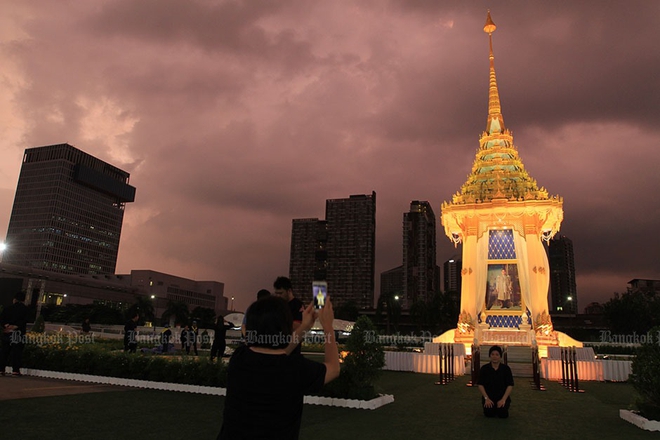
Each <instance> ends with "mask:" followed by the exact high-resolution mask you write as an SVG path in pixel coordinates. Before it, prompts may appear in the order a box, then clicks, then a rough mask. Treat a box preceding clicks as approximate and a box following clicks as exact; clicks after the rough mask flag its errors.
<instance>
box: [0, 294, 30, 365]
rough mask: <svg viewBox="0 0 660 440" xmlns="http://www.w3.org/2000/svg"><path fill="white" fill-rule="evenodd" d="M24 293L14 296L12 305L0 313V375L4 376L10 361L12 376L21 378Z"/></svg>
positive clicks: (25, 314)
mask: <svg viewBox="0 0 660 440" xmlns="http://www.w3.org/2000/svg"><path fill="white" fill-rule="evenodd" d="M23 301H25V292H18V293H17V294H16V295H14V300H13V302H12V305H11V306H9V307H7V308H6V309H5V310H3V311H2V314H1V315H0V327H1V328H2V336H1V339H2V351H0V367H1V369H2V375H3V376H4V375H5V367H6V366H7V362H8V361H11V367H12V375H13V376H22V374H21V361H22V358H23V347H25V333H26V327H27V315H28V309H27V306H26V305H25V304H24V303H23Z"/></svg>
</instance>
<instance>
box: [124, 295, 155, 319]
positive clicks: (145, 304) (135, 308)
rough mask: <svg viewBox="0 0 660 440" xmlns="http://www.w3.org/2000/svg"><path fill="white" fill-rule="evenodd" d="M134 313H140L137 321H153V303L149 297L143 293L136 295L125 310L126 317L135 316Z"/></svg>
mask: <svg viewBox="0 0 660 440" xmlns="http://www.w3.org/2000/svg"><path fill="white" fill-rule="evenodd" d="M135 313H137V314H138V315H140V318H139V320H138V322H139V323H140V324H144V322H145V321H149V322H153V321H154V318H155V310H154V303H153V301H152V300H151V298H149V297H147V296H144V295H136V296H135V303H134V304H133V305H132V306H130V307H129V308H128V310H127V312H126V314H127V315H128V316H127V319H129V318H130V317H132V316H135Z"/></svg>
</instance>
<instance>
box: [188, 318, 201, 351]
mask: <svg viewBox="0 0 660 440" xmlns="http://www.w3.org/2000/svg"><path fill="white" fill-rule="evenodd" d="M190 332H191V333H192V348H193V349H194V351H195V356H197V335H199V327H197V321H193V322H192V325H191V326H190Z"/></svg>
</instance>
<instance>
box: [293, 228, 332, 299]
mask: <svg viewBox="0 0 660 440" xmlns="http://www.w3.org/2000/svg"><path fill="white" fill-rule="evenodd" d="M326 224H327V223H326V222H325V221H323V220H319V219H317V218H303V219H294V220H293V222H292V228H291V253H290V256H289V278H290V279H291V285H292V286H293V291H294V292H295V293H296V295H298V296H299V298H300V299H301V300H302V301H303V302H305V303H307V302H308V300H309V299H311V297H312V281H315V280H317V281H325V280H326V277H327V251H326V245H327V242H328V233H327V228H326Z"/></svg>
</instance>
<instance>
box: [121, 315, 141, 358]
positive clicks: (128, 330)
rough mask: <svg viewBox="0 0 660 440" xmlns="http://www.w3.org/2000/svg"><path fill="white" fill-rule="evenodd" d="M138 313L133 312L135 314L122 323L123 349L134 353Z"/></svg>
mask: <svg viewBox="0 0 660 440" xmlns="http://www.w3.org/2000/svg"><path fill="white" fill-rule="evenodd" d="M138 319H140V315H139V314H138V313H137V312H135V315H133V317H132V318H131V319H129V320H128V321H126V325H124V351H128V352H129V353H135V352H136V350H137V345H138V343H137V322H138Z"/></svg>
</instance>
